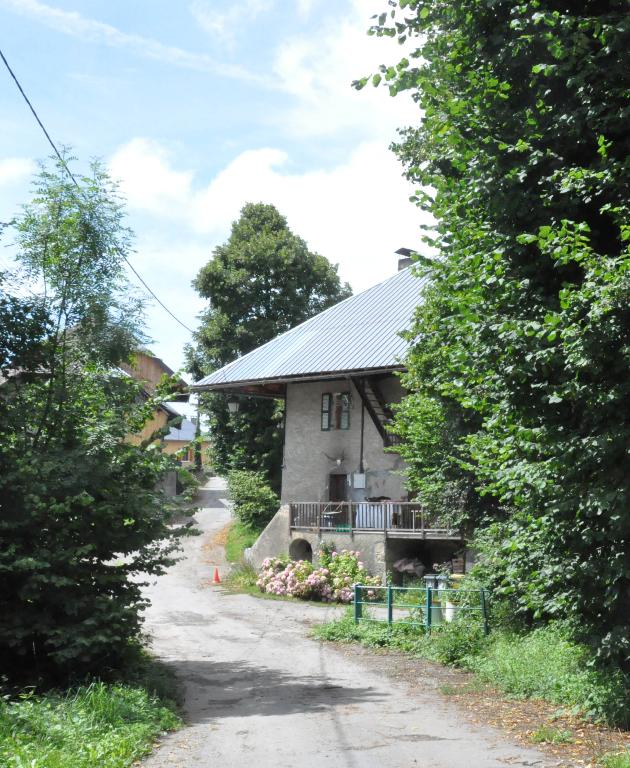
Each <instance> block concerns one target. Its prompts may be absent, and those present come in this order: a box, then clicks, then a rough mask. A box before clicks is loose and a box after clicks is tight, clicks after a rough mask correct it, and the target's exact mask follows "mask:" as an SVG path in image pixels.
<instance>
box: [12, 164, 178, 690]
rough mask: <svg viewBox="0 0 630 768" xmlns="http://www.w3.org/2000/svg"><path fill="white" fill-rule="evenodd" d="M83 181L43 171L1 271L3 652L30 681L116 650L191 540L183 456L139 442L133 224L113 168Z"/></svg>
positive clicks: (100, 661)
mask: <svg viewBox="0 0 630 768" xmlns="http://www.w3.org/2000/svg"><path fill="white" fill-rule="evenodd" d="M80 183H81V191H79V190H77V189H76V187H75V186H74V184H73V183H72V182H71V181H70V180H69V179H68V177H67V173H66V170H65V168H64V166H63V165H62V164H60V163H57V164H56V165H55V166H54V167H52V168H42V171H41V174H40V175H39V177H38V179H37V181H36V185H35V198H34V200H33V202H32V203H31V204H30V205H28V206H27V207H26V208H25V210H24V213H23V215H22V216H21V217H19V218H18V220H17V222H16V247H17V264H18V268H17V270H16V272H15V273H14V274H12V275H7V274H5V275H4V276H3V282H2V283H1V284H0V614H1V615H2V617H3V618H2V621H1V622H0V656H1V657H2V659H3V662H4V664H3V672H4V673H5V674H8V675H10V676H11V677H12V678H14V679H16V680H20V681H24V680H25V679H29V678H30V679H34V680H36V679H38V678H43V677H48V678H53V679H60V678H63V677H67V676H68V675H77V674H78V675H81V674H84V673H85V672H99V671H100V670H101V669H103V667H104V666H107V665H110V664H114V663H116V661H117V660H118V659H120V657H121V655H122V654H124V653H125V652H126V650H127V647H128V644H129V641H131V640H133V639H134V638H136V637H137V635H138V632H139V628H140V623H141V617H140V613H139V612H140V609H141V608H142V607H143V605H144V600H143V598H142V594H141V586H142V583H141V580H140V579H138V578H137V577H138V576H139V575H140V574H143V573H145V574H146V573H148V574H157V573H160V572H161V570H162V569H163V567H164V566H165V565H166V564H167V563H168V562H170V560H169V553H170V552H171V551H172V549H173V546H174V542H175V535H174V534H173V532H172V531H171V530H170V529H169V527H168V526H167V522H168V519H169V513H168V512H167V510H166V508H165V506H164V504H163V503H162V499H161V495H160V493H159V492H157V491H156V490H155V488H156V484H157V483H158V481H159V480H160V478H161V475H162V472H163V470H164V469H165V468H166V466H167V459H166V458H165V457H162V456H161V454H160V453H159V452H158V451H155V450H151V449H150V448H149V447H148V446H146V445H142V446H135V445H131V444H130V443H129V441H127V440H126V437H127V436H128V435H129V433H131V432H135V431H138V430H139V429H140V428H141V427H142V424H143V422H144V421H145V420H146V419H147V418H148V417H150V415H151V413H152V411H153V408H154V407H155V404H154V403H151V402H142V401H141V399H140V389H139V386H138V385H136V384H135V383H134V382H133V381H132V380H131V379H129V377H127V376H124V375H122V374H121V373H120V372H117V368H116V364H117V363H118V362H120V361H121V360H122V359H124V358H125V356H127V355H128V354H129V352H130V351H131V350H132V349H133V347H134V345H135V344H136V342H137V336H138V333H139V332H140V315H139V311H140V307H139V305H138V302H137V301H136V300H135V299H134V297H133V295H132V294H131V292H130V290H129V286H128V285H127V282H126V279H125V272H124V256H125V255H126V254H127V253H128V248H129V236H130V235H129V232H128V230H126V229H125V227H124V226H123V223H122V217H123V210H122V207H121V204H120V201H119V200H118V199H117V198H116V195H115V189H114V187H113V186H112V184H111V182H110V181H109V179H108V178H107V176H106V175H105V174H104V172H103V171H102V169H101V168H100V167H99V166H98V165H94V166H93V168H92V174H91V175H90V176H88V177H86V178H82V179H81V181H80ZM27 289H29V290H27ZM134 577H135V578H134Z"/></svg>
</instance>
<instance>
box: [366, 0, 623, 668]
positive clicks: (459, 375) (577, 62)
mask: <svg viewBox="0 0 630 768" xmlns="http://www.w3.org/2000/svg"><path fill="white" fill-rule="evenodd" d="M390 6H391V15H390V14H383V15H382V16H381V17H380V18H379V20H378V23H377V24H376V26H375V28H374V29H373V32H374V33H376V34H378V35H388V36H392V37H398V38H399V40H400V41H401V42H403V43H404V44H405V45H406V46H410V47H411V48H412V49H413V52H412V53H411V54H410V55H409V56H408V57H407V58H405V59H403V60H402V61H401V62H399V63H398V64H397V65H396V66H392V67H383V68H382V69H381V71H380V72H379V73H377V75H375V77H374V81H375V82H377V83H378V82H379V81H380V82H382V83H386V84H388V85H389V88H390V90H391V93H392V94H394V95H395V94H397V93H399V92H402V91H409V92H410V93H411V95H412V96H413V98H414V99H415V100H416V102H417V103H418V106H419V108H420V109H421V110H422V113H423V119H422V120H421V121H419V125H418V126H416V127H412V128H409V129H407V130H405V131H404V132H403V134H402V137H401V141H400V142H399V143H398V145H397V146H396V152H397V153H398V155H399V157H400V158H401V160H402V162H403V163H404V165H405V168H406V172H407V175H408V176H409V178H411V179H413V180H414V181H416V182H417V183H418V184H419V185H422V187H423V190H424V191H421V192H419V193H418V196H417V202H418V204H419V205H420V206H421V207H422V208H424V209H425V210H428V211H430V212H431V213H432V214H433V216H434V217H435V219H436V221H437V226H436V229H435V234H434V235H433V236H432V237H431V238H430V240H431V241H432V242H433V244H434V245H435V246H436V248H437V249H438V253H439V258H438V259H437V261H436V263H435V264H434V265H433V267H430V268H429V272H430V274H431V277H432V287H431V288H430V290H429V294H428V301H427V304H426V305H425V307H422V308H420V310H419V311H418V314H417V318H416V323H415V326H414V329H413V333H414V339H415V346H414V351H413V352H412V355H411V358H410V371H411V374H410V376H411V378H410V381H413V382H414V384H415V386H416V387H417V391H418V392H419V393H420V394H421V397H422V398H424V399H425V400H427V399H428V400H429V401H431V402H433V403H437V404H438V405H439V406H440V407H442V406H443V405H444V404H447V406H449V407H450V405H453V407H454V412H453V413H454V416H455V418H456V419H457V418H459V419H461V420H462V423H464V428H463V429H459V430H456V431H455V432H458V434H455V435H454V439H451V440H449V441H446V443H444V446H445V449H444V453H443V455H444V457H445V459H446V460H447V461H450V462H451V463H452V465H457V466H459V467H461V468H462V469H463V470H464V471H466V472H471V473H472V475H473V477H474V479H475V483H476V485H477V487H478V488H479V489H480V490H481V492H482V493H484V494H487V495H490V496H492V497H493V498H494V499H495V500H496V506H495V514H493V515H492V516H490V519H489V521H488V523H489V525H488V528H487V529H486V531H485V533H484V538H485V542H486V551H487V552H490V553H492V556H493V561H492V562H493V568H492V574H493V575H492V578H493V579H494V584H495V588H496V592H497V594H503V595H505V596H506V597H509V598H510V600H511V601H512V605H513V606H514V608H515V610H516V611H518V612H520V613H521V615H522V616H523V617H524V618H527V619H529V620H531V619H544V618H549V617H554V616H563V617H564V616H568V617H570V618H572V619H574V620H575V626H576V628H577V630H576V631H578V632H579V633H580V634H582V635H583V636H584V637H585V638H586V639H587V640H589V641H590V642H591V643H592V645H593V647H594V648H595V649H596V651H597V653H598V655H599V658H600V660H603V661H607V662H610V663H612V664H614V665H616V666H619V667H621V668H623V669H625V671H626V672H630V666H629V662H628V659H630V624H629V623H628V621H627V617H628V615H630V546H628V544H629V541H630V512H629V510H630V453H629V452H628V440H629V438H630V409H629V408H628V402H629V397H630V376H628V371H629V363H630V355H629V346H628V339H629V338H630V303H629V301H628V298H629V297H630V254H629V249H628V243H629V242H630V227H629V225H628V210H629V191H630V163H629V162H628V157H629V149H630V133H629V132H628V130H627V116H628V114H629V109H630V105H629V103H628V93H629V92H630V59H629V53H628V51H630V14H628V5H627V2H625V0H597V1H595V0H584V2H582V3H561V2H557V0H527V1H521V2H508V1H507V0H457V1H455V0H441V2H434V0H401V1H400V2H398V3H396V2H392V3H390ZM365 82H366V81H365V80H364V81H361V83H359V85H362V84H364V83H365ZM425 321H426V324H425ZM421 402H423V401H421ZM411 410H413V407H412V406H410V407H409V408H408V410H407V413H406V414H405V419H406V421H407V424H406V426H405V425H404V424H403V426H402V428H403V429H409V428H410V427H412V426H413V424H414V416H413V413H411ZM421 413H422V409H418V412H417V414H416V417H415V423H416V424H418V423H419V419H420V416H421ZM417 429H419V430H420V431H422V428H421V427H417ZM439 429H440V425H439V424H438V430H439ZM499 507H500V509H501V510H502V512H500V511H496V510H498V508H499Z"/></svg>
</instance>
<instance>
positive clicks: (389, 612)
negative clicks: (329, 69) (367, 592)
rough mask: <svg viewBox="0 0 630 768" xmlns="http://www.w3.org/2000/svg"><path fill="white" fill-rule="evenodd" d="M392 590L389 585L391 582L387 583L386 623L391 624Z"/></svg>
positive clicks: (392, 609) (392, 615) (392, 611)
mask: <svg viewBox="0 0 630 768" xmlns="http://www.w3.org/2000/svg"><path fill="white" fill-rule="evenodd" d="M393 592H394V590H393V589H392V587H391V584H388V585H387V623H388V624H391V623H392V621H393V620H394V600H393V598H394V595H393Z"/></svg>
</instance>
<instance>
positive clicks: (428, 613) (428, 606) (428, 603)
mask: <svg viewBox="0 0 630 768" xmlns="http://www.w3.org/2000/svg"><path fill="white" fill-rule="evenodd" d="M432 591H433V590H432V589H431V587H427V601H426V607H425V619H424V622H425V625H426V628H427V635H430V634H431V592H432Z"/></svg>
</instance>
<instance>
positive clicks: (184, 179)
mask: <svg viewBox="0 0 630 768" xmlns="http://www.w3.org/2000/svg"><path fill="white" fill-rule="evenodd" d="M109 168H110V172H111V175H112V177H113V178H114V179H122V180H124V189H123V191H124V194H125V197H126V198H127V200H128V202H129V204H130V205H132V206H134V207H136V208H142V209H145V210H149V211H151V212H152V213H154V214H156V215H159V216H167V217H168V216H170V215H171V214H172V212H173V211H174V210H178V206H179V205H180V204H181V201H182V200H185V199H186V198H187V197H188V195H189V194H190V186H191V183H192V177H193V174H192V172H191V171H175V170H173V169H172V168H171V167H170V165H169V153H168V151H167V150H166V149H165V148H164V147H163V146H162V145H160V144H158V143H157V142H155V141H150V140H148V139H133V140H132V141H130V142H129V143H128V144H125V146H123V147H121V148H120V149H119V150H118V151H117V152H116V154H115V155H114V156H113V157H112V159H111V160H110V163H109Z"/></svg>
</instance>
